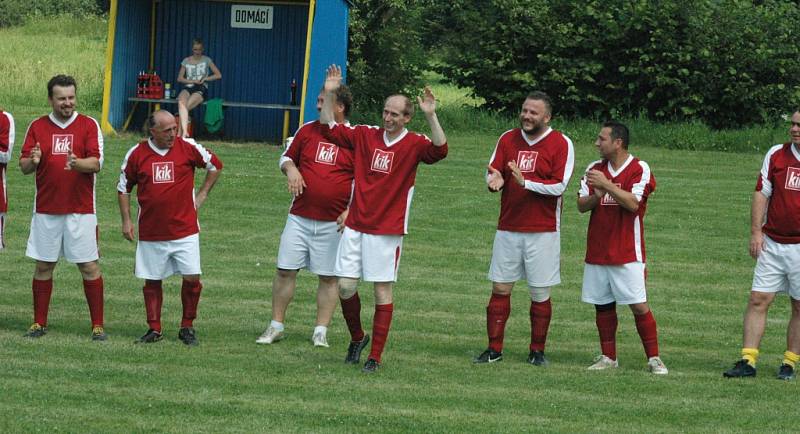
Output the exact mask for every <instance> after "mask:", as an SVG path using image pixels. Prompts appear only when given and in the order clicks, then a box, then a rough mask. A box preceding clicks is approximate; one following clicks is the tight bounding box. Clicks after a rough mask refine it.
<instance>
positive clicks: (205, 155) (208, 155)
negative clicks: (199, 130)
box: [184, 138, 217, 172]
mask: <svg viewBox="0 0 800 434" xmlns="http://www.w3.org/2000/svg"><path fill="white" fill-rule="evenodd" d="M184 140H186V142H188V143H189V144H190V145H192V146H194V148H195V149H197V152H199V153H200V155H201V156H202V157H203V162H204V163H206V170H208V171H211V172H216V171H217V166H214V164H213V163H212V162H211V152H208V149H206V148H204V147H203V145H201V144H199V143H197V142H195V141H194V139H191V138H187V139H184Z"/></svg>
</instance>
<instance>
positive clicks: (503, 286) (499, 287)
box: [492, 282, 514, 295]
mask: <svg viewBox="0 0 800 434" xmlns="http://www.w3.org/2000/svg"><path fill="white" fill-rule="evenodd" d="M513 287H514V284H513V283H500V282H492V294H497V295H511V289H512V288H513Z"/></svg>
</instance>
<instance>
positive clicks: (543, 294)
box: [528, 286, 550, 303]
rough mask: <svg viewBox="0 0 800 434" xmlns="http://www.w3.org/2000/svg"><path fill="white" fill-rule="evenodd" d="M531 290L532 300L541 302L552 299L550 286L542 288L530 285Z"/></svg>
mask: <svg viewBox="0 0 800 434" xmlns="http://www.w3.org/2000/svg"><path fill="white" fill-rule="evenodd" d="M528 289H530V291H531V301H535V302H537V303H541V302H544V301H547V300H549V299H550V288H549V287H547V288H541V287H538V286H529V287H528Z"/></svg>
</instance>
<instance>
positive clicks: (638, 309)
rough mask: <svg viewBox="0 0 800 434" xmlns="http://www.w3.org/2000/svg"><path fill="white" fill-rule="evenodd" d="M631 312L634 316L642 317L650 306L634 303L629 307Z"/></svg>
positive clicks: (648, 310)
mask: <svg viewBox="0 0 800 434" xmlns="http://www.w3.org/2000/svg"><path fill="white" fill-rule="evenodd" d="M631 312H633V314H634V315H644V314H646V313H647V312H650V306H648V305H647V303H636V304H632V305H631Z"/></svg>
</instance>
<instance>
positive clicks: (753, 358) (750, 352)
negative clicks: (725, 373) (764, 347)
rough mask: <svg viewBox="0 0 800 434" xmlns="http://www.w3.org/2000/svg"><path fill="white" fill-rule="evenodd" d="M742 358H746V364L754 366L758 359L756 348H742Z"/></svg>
mask: <svg viewBox="0 0 800 434" xmlns="http://www.w3.org/2000/svg"><path fill="white" fill-rule="evenodd" d="M742 358H743V359H744V360H747V364H748V365H750V366H752V367H755V366H756V362H757V361H758V348H742Z"/></svg>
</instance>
